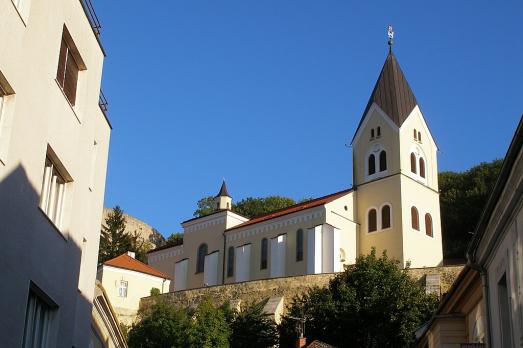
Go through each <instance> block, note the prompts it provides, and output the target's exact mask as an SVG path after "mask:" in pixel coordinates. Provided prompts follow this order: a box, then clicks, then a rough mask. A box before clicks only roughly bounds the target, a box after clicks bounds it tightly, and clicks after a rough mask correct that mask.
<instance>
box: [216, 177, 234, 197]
mask: <svg viewBox="0 0 523 348" xmlns="http://www.w3.org/2000/svg"><path fill="white" fill-rule="evenodd" d="M222 196H226V197H230V198H232V197H231V195H230V194H229V192H228V191H227V185H225V180H223V181H222V187H221V188H220V192H218V194H217V195H216V197H222Z"/></svg>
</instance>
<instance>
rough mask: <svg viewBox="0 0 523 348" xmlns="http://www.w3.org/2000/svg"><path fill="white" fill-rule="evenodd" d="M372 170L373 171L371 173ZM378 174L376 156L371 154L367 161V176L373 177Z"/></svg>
mask: <svg viewBox="0 0 523 348" xmlns="http://www.w3.org/2000/svg"><path fill="white" fill-rule="evenodd" d="M371 168H372V171H371ZM375 174H376V156H375V155H374V154H373V153H371V154H370V155H369V157H368V159H367V175H368V176H372V175H375Z"/></svg>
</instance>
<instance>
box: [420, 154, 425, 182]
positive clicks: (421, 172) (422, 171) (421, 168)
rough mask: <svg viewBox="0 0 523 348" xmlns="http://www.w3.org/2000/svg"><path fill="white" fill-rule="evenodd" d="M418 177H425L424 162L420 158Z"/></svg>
mask: <svg viewBox="0 0 523 348" xmlns="http://www.w3.org/2000/svg"><path fill="white" fill-rule="evenodd" d="M419 176H421V177H422V178H424V177H425V160H424V159H423V158H421V157H420V159H419Z"/></svg>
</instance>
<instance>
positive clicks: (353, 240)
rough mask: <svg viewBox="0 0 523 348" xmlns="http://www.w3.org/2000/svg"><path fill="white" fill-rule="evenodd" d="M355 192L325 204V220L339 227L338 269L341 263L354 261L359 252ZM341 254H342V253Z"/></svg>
mask: <svg viewBox="0 0 523 348" xmlns="http://www.w3.org/2000/svg"><path fill="white" fill-rule="evenodd" d="M356 195H357V193H356V192H351V193H349V194H347V195H346V196H343V197H341V198H339V199H336V200H335V201H332V202H330V203H328V204H326V205H325V210H326V219H325V222H326V223H327V224H330V225H332V226H336V227H337V228H339V229H340V247H339V248H340V250H339V251H338V253H339V254H340V260H341V259H343V260H344V261H343V262H341V265H340V270H343V265H351V264H354V263H355V262H356V257H357V255H358V254H359V249H358V239H357V238H358V237H357V236H358V230H359V228H358V224H357V223H356V218H355V216H356V211H355V206H356V204H355V200H356ZM342 254H343V255H342Z"/></svg>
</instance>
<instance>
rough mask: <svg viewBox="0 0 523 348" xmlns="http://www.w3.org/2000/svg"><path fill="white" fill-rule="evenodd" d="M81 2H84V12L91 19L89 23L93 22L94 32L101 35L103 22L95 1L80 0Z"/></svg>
mask: <svg viewBox="0 0 523 348" xmlns="http://www.w3.org/2000/svg"><path fill="white" fill-rule="evenodd" d="M80 3H81V4H82V7H83V9H84V12H85V14H86V15H87V19H88V20H89V23H90V24H91V27H92V28H93V31H94V33H95V34H96V36H98V37H99V36H100V33H101V31H100V30H101V29H102V24H101V23H100V20H99V19H98V16H97V15H96V11H95V10H94V6H93V3H92V2H91V0H80Z"/></svg>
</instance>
